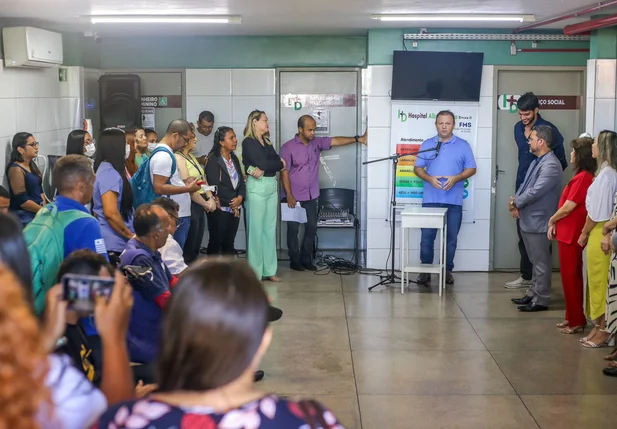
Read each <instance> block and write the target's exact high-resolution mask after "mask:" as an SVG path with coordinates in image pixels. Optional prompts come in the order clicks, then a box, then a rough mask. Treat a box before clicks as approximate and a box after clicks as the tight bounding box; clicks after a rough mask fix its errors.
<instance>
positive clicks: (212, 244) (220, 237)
mask: <svg viewBox="0 0 617 429" xmlns="http://www.w3.org/2000/svg"><path fill="white" fill-rule="evenodd" d="M239 224H240V218H239V217H235V216H234V215H233V214H232V213H229V212H224V211H223V210H215V211H213V212H212V213H208V232H210V241H208V255H218V254H219V253H222V254H223V255H234V254H235V251H234V241H235V240H236V233H237V232H238V225H239Z"/></svg>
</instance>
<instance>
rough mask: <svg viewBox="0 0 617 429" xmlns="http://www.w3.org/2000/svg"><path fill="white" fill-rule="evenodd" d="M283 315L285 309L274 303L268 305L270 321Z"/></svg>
mask: <svg viewBox="0 0 617 429" xmlns="http://www.w3.org/2000/svg"><path fill="white" fill-rule="evenodd" d="M281 317H283V310H281V309H280V308H276V307H274V306H272V305H270V306H268V322H276V321H277V320H279V319H280V318H281Z"/></svg>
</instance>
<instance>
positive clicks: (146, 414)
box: [95, 395, 345, 429]
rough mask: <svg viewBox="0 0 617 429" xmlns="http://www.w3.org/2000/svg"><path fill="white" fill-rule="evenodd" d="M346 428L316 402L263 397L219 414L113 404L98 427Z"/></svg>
mask: <svg viewBox="0 0 617 429" xmlns="http://www.w3.org/2000/svg"><path fill="white" fill-rule="evenodd" d="M124 428H125V429H140V428H144V429H345V428H344V427H343V426H342V425H341V424H340V423H339V422H338V421H337V419H336V417H334V414H332V412H330V411H329V410H327V409H326V408H324V407H323V406H322V405H320V404H319V403H317V402H315V401H300V402H295V401H290V400H286V399H282V398H279V397H276V396H272V395H270V396H264V397H263V398H261V399H258V400H255V401H253V402H250V403H248V404H245V405H243V406H241V407H239V408H236V409H233V410H230V411H227V412H226V413H223V414H220V413H216V412H214V411H213V410H212V409H209V408H205V407H199V408H198V407H193V408H181V407H177V406H175V405H170V404H167V403H165V402H160V401H157V400H154V399H148V398H146V399H139V400H133V401H128V402H123V403H120V404H117V405H114V406H112V407H110V408H109V409H108V410H107V412H105V414H103V416H102V417H101V419H100V420H99V423H98V426H95V429H124Z"/></svg>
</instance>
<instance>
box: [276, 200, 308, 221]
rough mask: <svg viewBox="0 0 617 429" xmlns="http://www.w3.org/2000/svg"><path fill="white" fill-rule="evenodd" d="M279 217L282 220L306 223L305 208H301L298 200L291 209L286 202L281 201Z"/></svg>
mask: <svg viewBox="0 0 617 429" xmlns="http://www.w3.org/2000/svg"><path fill="white" fill-rule="evenodd" d="M281 219H282V220H283V222H299V223H306V209H304V208H302V206H301V205H300V203H299V202H297V203H296V206H295V207H294V208H293V209H290V208H289V206H288V205H287V203H281Z"/></svg>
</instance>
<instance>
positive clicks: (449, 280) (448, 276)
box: [446, 271, 454, 285]
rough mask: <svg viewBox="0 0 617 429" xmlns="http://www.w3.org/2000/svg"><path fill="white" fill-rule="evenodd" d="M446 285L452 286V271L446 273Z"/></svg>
mask: <svg viewBox="0 0 617 429" xmlns="http://www.w3.org/2000/svg"><path fill="white" fill-rule="evenodd" d="M446 284H447V285H453V284H454V276H453V275H452V271H448V272H446Z"/></svg>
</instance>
